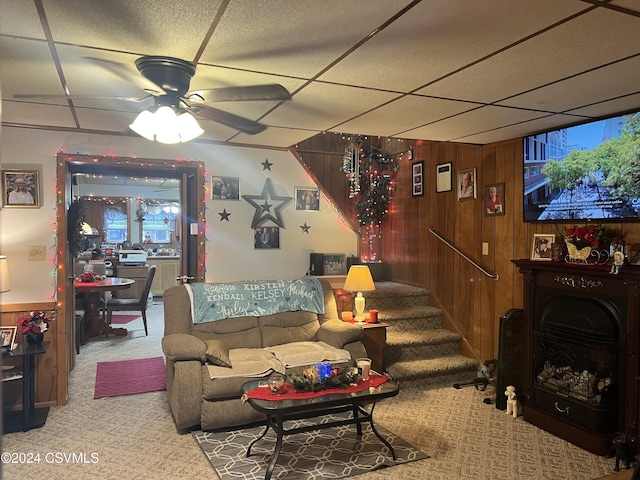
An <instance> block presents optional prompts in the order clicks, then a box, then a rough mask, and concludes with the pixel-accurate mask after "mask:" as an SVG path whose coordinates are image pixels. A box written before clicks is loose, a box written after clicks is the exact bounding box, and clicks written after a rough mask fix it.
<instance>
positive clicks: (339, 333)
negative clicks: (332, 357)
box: [317, 318, 364, 348]
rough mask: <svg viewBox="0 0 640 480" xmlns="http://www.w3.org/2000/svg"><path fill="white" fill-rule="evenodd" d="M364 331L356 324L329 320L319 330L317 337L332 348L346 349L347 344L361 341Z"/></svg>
mask: <svg viewBox="0 0 640 480" xmlns="http://www.w3.org/2000/svg"><path fill="white" fill-rule="evenodd" d="M363 333H364V329H363V328H362V327H361V326H359V325H356V324H354V323H347V322H343V321H342V320H338V319H337V318H336V319H332V320H327V321H326V322H324V323H323V324H322V325H320V328H319V329H318V333H317V337H318V340H320V341H321V342H325V343H328V344H329V345H331V346H332V347H336V348H344V346H345V345H346V344H347V343H352V342H356V341H358V340H360V338H362V335H363Z"/></svg>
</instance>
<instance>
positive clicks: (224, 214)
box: [218, 208, 231, 222]
mask: <svg viewBox="0 0 640 480" xmlns="http://www.w3.org/2000/svg"><path fill="white" fill-rule="evenodd" d="M218 215H220V221H222V220H226V221H227V222H228V221H229V215H231V214H230V213H228V212H227V209H226V208H225V209H224V210H222V211H221V212H218Z"/></svg>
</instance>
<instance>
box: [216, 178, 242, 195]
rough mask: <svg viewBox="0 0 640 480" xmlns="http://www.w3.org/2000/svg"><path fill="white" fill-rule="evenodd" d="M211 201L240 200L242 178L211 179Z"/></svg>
mask: <svg viewBox="0 0 640 480" xmlns="http://www.w3.org/2000/svg"><path fill="white" fill-rule="evenodd" d="M211 200H240V178H238V177H211Z"/></svg>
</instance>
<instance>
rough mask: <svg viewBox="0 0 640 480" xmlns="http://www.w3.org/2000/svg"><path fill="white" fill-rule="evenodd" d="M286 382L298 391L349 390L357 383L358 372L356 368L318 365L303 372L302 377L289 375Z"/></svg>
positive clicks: (326, 364)
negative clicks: (349, 387) (348, 388)
mask: <svg viewBox="0 0 640 480" xmlns="http://www.w3.org/2000/svg"><path fill="white" fill-rule="evenodd" d="M285 379H286V381H287V382H289V383H290V384H291V385H293V388H295V389H296V390H298V391H310V392H317V391H319V390H324V389H325V388H347V387H348V386H349V385H353V384H355V383H357V380H358V370H357V369H356V368H354V367H351V368H340V367H333V366H331V365H330V364H329V363H318V364H316V365H314V366H312V367H309V368H306V369H304V370H303V371H302V375H296V374H289V375H286V377H285Z"/></svg>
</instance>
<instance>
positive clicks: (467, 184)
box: [458, 168, 478, 202]
mask: <svg viewBox="0 0 640 480" xmlns="http://www.w3.org/2000/svg"><path fill="white" fill-rule="evenodd" d="M474 198H478V192H476V169H475V168H468V169H466V170H460V171H459V172H458V200H459V201H461V202H463V201H465V200H473V199H474Z"/></svg>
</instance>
